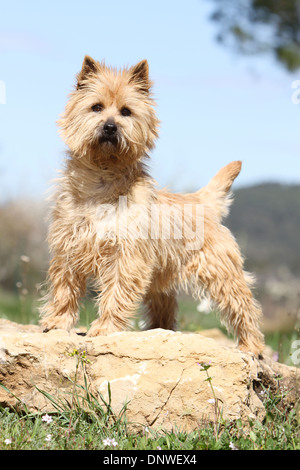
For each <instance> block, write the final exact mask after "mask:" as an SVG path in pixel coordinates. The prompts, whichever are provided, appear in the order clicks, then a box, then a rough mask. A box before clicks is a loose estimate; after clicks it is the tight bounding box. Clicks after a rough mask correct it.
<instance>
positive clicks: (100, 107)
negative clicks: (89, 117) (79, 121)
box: [92, 103, 103, 113]
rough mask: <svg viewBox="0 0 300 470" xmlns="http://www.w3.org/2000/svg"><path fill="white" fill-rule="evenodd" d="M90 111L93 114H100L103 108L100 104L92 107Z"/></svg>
mask: <svg viewBox="0 0 300 470" xmlns="http://www.w3.org/2000/svg"><path fill="white" fill-rule="evenodd" d="M92 110H93V111H94V113H101V111H102V110H103V106H102V104H100V103H98V104H95V105H94V106H93V107H92Z"/></svg>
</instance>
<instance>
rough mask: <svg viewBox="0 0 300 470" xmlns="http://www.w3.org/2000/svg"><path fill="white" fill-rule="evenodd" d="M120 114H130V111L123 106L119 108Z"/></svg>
mask: <svg viewBox="0 0 300 470" xmlns="http://www.w3.org/2000/svg"><path fill="white" fill-rule="evenodd" d="M121 114H122V116H130V115H131V111H130V109H128V108H125V107H124V108H122V109H121Z"/></svg>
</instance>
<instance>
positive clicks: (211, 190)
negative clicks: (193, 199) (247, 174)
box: [197, 161, 242, 219]
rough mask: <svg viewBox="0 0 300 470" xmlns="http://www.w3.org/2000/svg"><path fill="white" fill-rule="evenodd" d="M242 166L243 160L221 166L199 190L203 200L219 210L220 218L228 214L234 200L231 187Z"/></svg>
mask: <svg viewBox="0 0 300 470" xmlns="http://www.w3.org/2000/svg"><path fill="white" fill-rule="evenodd" d="M241 168H242V162H241V161H235V162H231V163H229V164H228V165H226V166H224V167H223V168H221V170H220V171H218V173H217V174H216V175H215V176H214V177H213V178H212V179H211V180H210V182H209V183H208V184H207V185H206V186H205V187H204V188H202V189H200V190H199V191H198V192H197V194H198V195H199V197H200V199H201V202H203V204H205V205H209V206H211V208H212V209H214V211H216V212H217V216H218V218H219V219H222V218H223V217H225V216H226V215H227V214H228V211H229V206H230V204H231V202H232V197H231V192H230V189H231V186H232V183H233V182H234V180H235V178H236V177H237V176H238V174H239V173H240V171H241Z"/></svg>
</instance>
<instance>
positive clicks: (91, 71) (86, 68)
mask: <svg viewBox="0 0 300 470" xmlns="http://www.w3.org/2000/svg"><path fill="white" fill-rule="evenodd" d="M99 70H100V64H99V63H98V62H96V61H95V60H94V59H92V57H90V56H88V55H86V56H85V58H84V60H83V63H82V67H81V71H80V72H79V74H78V75H77V89H78V88H82V86H84V82H85V81H86V80H87V79H88V78H89V77H90V76H91V75H95V74H96V73H97V72H98V71H99Z"/></svg>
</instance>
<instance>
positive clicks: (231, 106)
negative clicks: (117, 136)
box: [0, 0, 300, 200]
mask: <svg viewBox="0 0 300 470" xmlns="http://www.w3.org/2000/svg"><path fill="white" fill-rule="evenodd" d="M212 8H213V2H211V1H210V0H185V1H184V2H183V1H182V0H181V1H178V0H163V1H162V0H152V1H151V2H143V1H141V0H126V1H122V0H114V1H113V2H108V1H103V0H98V1H94V0H85V1H84V2H83V1H82V0H80V1H78V0H59V1H58V0H51V2H50V1H43V2H41V1H40V0H26V1H24V0H11V1H10V2H2V5H1V18H0V58H1V60H0V199H1V200H3V199H8V198H20V197H25V196H26V197H34V198H39V199H43V198H45V197H46V196H47V191H48V189H49V187H50V185H51V181H52V180H53V179H54V178H55V177H56V176H57V170H59V169H60V168H61V167H62V164H63V159H64V152H65V150H66V147H65V145H64V143H63V142H62V141H61V138H60V136H59V133H58V128H57V125H56V120H57V119H58V117H59V115H60V114H61V113H62V112H63V109H64V106H65V103H66V98H67V95H68V94H69V93H70V92H71V90H72V89H73V86H74V83H75V74H76V73H77V72H78V71H79V70H80V68H81V64H82V61H83V58H84V55H85V54H89V55H90V56H92V57H94V58H95V59H97V60H103V59H105V62H106V63H107V64H109V65H112V66H116V67H118V68H121V67H122V66H128V65H133V64H135V63H137V62H138V61H140V60H142V59H147V60H148V62H149V67H150V77H151V79H152V80H153V81H154V83H155V85H154V88H153V92H154V97H155V100H156V102H157V114H158V117H159V119H160V121H161V130H160V138H159V140H158V141H157V145H156V148H155V150H154V151H153V152H152V158H151V162H150V171H151V174H152V175H153V176H154V178H155V179H156V181H157V182H158V185H159V186H160V187H164V186H169V188H170V189H172V190H174V191H189V190H193V189H197V188H199V187H201V186H204V185H205V184H206V183H207V182H208V180H209V179H210V178H211V177H212V176H213V175H214V174H215V173H216V172H217V171H218V169H219V168H220V167H222V166H224V165H226V164H227V163H229V162H230V161H232V160H237V159H238V160H242V161H243V169H242V173H241V174H240V176H239V178H238V180H237V182H236V184H235V185H236V187H242V186H248V185H252V184H256V183H262V182H281V183H296V184H300V144H299V137H300V104H298V105H297V104H295V103H293V100H292V95H293V93H294V92H295V90H294V89H293V88H292V83H293V81H295V80H299V79H300V70H299V73H298V74H297V73H294V74H289V73H287V72H286V71H284V70H283V69H282V68H281V66H280V65H279V64H278V63H276V62H275V61H274V60H273V59H272V58H271V57H269V56H263V57H257V56H255V57H251V58H246V57H242V56H240V55H236V54H234V53H233V52H232V51H230V50H228V49H226V48H225V47H222V46H220V45H219V44H218V43H217V42H216V41H215V36H216V33H217V27H216V25H215V24H214V23H212V22H211V21H210V20H209V14H210V12H211V11H212ZM299 96H300V93H299Z"/></svg>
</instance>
